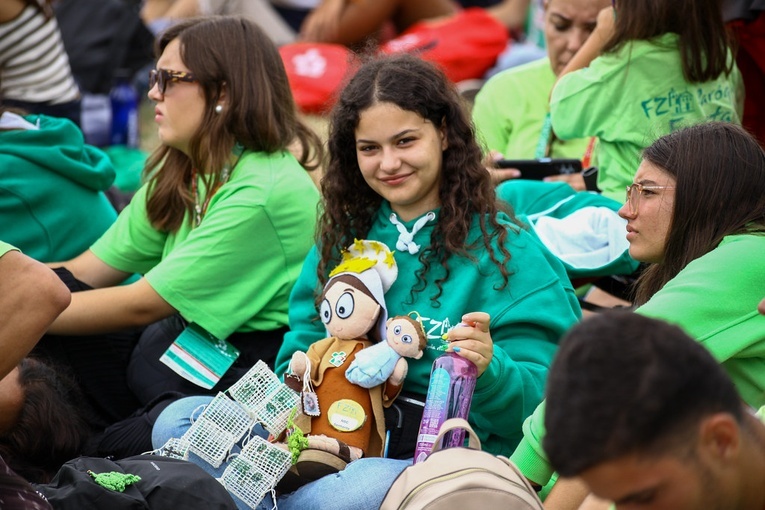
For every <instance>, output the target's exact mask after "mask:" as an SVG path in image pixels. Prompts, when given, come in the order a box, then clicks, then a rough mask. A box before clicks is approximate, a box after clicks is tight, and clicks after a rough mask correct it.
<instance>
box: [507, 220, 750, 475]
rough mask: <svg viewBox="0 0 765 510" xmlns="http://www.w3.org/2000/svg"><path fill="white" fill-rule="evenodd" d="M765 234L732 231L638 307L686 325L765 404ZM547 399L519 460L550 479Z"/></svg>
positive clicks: (530, 424) (526, 427)
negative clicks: (762, 306) (763, 305)
mask: <svg viewBox="0 0 765 510" xmlns="http://www.w3.org/2000/svg"><path fill="white" fill-rule="evenodd" d="M763 253H765V234H764V235H739V236H728V237H726V238H724V239H723V240H722V242H721V243H720V245H719V246H718V247H717V248H715V249H714V250H712V251H711V252H709V253H707V254H706V255H704V256H702V257H699V258H698V259H696V260H694V261H692V262H691V263H690V264H688V265H687V266H686V267H685V268H684V269H683V270H682V271H680V272H679V273H678V274H677V276H675V277H674V278H673V279H672V280H670V281H669V282H668V283H667V284H666V285H664V287H662V289H661V290H660V291H659V292H657V293H656V294H655V295H654V296H653V297H652V298H651V299H650V300H649V301H648V302H647V303H645V304H644V305H643V306H641V307H640V308H638V309H637V310H636V313H640V314H643V315H646V316H648V317H653V318H655V319H662V320H666V321H667V322H670V323H673V324H676V325H678V326H680V327H681V328H683V330H685V331H686V332H687V333H688V335H690V336H691V337H693V338H695V339H696V340H698V341H699V342H700V343H701V344H702V345H704V347H706V348H707V349H708V350H709V352H710V353H711V354H712V356H713V357H714V358H715V359H716V360H718V361H719V362H720V363H721V364H722V366H723V368H725V370H726V372H728V375H729V376H730V378H731V379H732V380H733V383H734V384H735V385H736V389H737V390H738V392H739V393H740V395H741V397H742V398H743V399H744V401H746V402H747V403H748V404H749V405H751V406H753V407H761V406H762V405H765V316H763V315H761V314H759V313H758V312H757V304H758V303H759V302H760V300H761V299H762V296H763V291H765V257H763ZM544 433H545V428H544V403H542V404H540V405H539V407H537V409H536V410H535V411H534V414H532V415H531V416H530V417H529V418H528V419H527V420H526V421H525V422H524V424H523V440H522V441H521V442H520V444H519V445H518V448H517V449H516V450H515V452H514V453H513V455H512V457H511V458H512V460H513V462H515V463H516V465H517V466H518V468H519V469H520V470H521V471H522V472H523V474H524V475H526V476H527V477H528V478H530V479H531V480H534V481H535V482H537V483H542V484H545V483H547V480H549V478H550V476H551V475H552V472H553V469H552V467H551V466H550V465H549V463H548V461H547V457H546V456H545V453H544V451H543V450H542V438H543V437H544Z"/></svg>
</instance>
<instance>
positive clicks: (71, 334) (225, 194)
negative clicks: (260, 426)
mask: <svg viewBox="0 0 765 510" xmlns="http://www.w3.org/2000/svg"><path fill="white" fill-rule="evenodd" d="M156 47H157V54H158V56H159V60H158V61H157V68H156V70H154V71H152V72H151V74H150V85H151V88H150V90H149V94H148V96H149V99H151V100H152V101H154V102H155V103H156V107H155V109H154V112H155V117H154V120H155V122H156V123H157V127H158V132H159V139H160V142H161V145H160V147H159V148H157V149H156V150H155V151H154V153H153V154H152V155H151V157H150V158H149V160H148V162H147V166H146V169H145V179H146V184H145V185H144V186H143V187H142V188H141V189H140V190H139V191H138V192H137V193H136V195H135V197H134V198H133V200H132V201H131V203H130V205H128V206H127V208H125V210H124V211H123V212H122V213H121V214H120V216H119V217H118V219H117V221H116V223H115V224H114V225H113V226H112V227H111V228H110V229H109V230H108V231H107V232H106V233H105V234H104V235H103V237H101V238H100V239H99V240H98V241H97V242H96V243H95V244H94V245H93V246H92V247H91V249H90V250H88V251H86V252H84V253H83V254H81V255H80V256H78V257H76V258H74V259H72V260H69V261H67V262H64V263H62V264H60V265H63V266H64V267H65V268H66V269H67V270H69V271H70V272H71V273H72V274H73V275H74V277H75V278H76V279H78V280H79V281H81V282H84V283H85V284H87V285H89V286H90V287H93V289H92V290H84V291H82V292H77V293H75V296H74V298H73V299H72V304H71V305H70V306H69V308H68V309H67V310H66V311H65V312H64V313H63V314H61V316H60V317H59V318H58V319H57V320H56V321H55V322H54V323H53V325H52V326H51V327H50V329H49V331H48V333H49V334H53V335H57V336H50V335H48V337H47V338H46V339H44V340H43V347H48V348H49V350H48V352H53V353H55V354H56V355H58V356H60V355H63V356H64V357H65V359H66V361H67V362H68V363H69V364H70V365H72V366H73V367H74V368H75V369H76V370H77V373H78V376H79V377H80V380H81V381H82V382H83V386H84V387H85V391H86V392H87V393H88V394H89V396H90V397H91V398H92V399H94V400H95V401H96V402H97V404H98V405H99V406H100V409H101V411H102V412H104V413H105V414H106V415H107V416H109V417H110V418H112V419H118V418H120V417H124V415H123V416H120V414H122V413H124V411H125V405H123V406H122V407H117V405H116V404H115V402H118V401H120V399H122V402H123V404H126V403H125V402H124V400H125V398H124V396H123V394H122V393H120V392H121V391H122V392H124V384H123V385H120V384H118V383H119V381H120V380H122V381H123V383H124V380H125V378H126V377H127V382H128V384H129V387H130V389H131V390H132V391H133V393H134V394H135V395H136V397H137V398H138V400H139V402H140V403H141V404H146V403H148V402H149V401H151V400H152V399H154V398H155V397H156V396H157V395H159V394H161V393H163V392H165V391H168V390H174V391H180V392H183V393H194V394H198V393H203V392H205V391H212V392H215V391H217V390H218V389H219V388H223V389H225V388H228V387H229V386H230V385H231V384H232V383H233V382H234V381H236V380H237V379H238V378H239V377H240V376H241V375H242V374H243V373H244V372H245V371H246V370H247V369H249V368H250V367H251V366H252V365H253V364H254V363H255V362H256V361H257V360H258V359H262V360H264V361H266V362H268V363H272V362H273V359H274V357H275V355H276V352H277V350H278V348H279V345H280V344H281V341H282V335H283V334H284V332H285V331H286V329H287V324H288V319H287V302H288V298H289V293H290V290H291V288H292V286H293V284H294V282H295V280H296V278H297V276H298V273H299V272H300V268H301V264H302V262H303V259H304V258H305V255H306V254H307V252H308V250H309V248H310V247H311V245H312V236H313V231H314V225H315V221H316V204H317V203H318V198H319V194H318V190H317V189H316V187H315V185H314V184H313V182H312V180H311V177H310V176H309V174H308V172H307V171H306V170H311V169H312V168H313V167H311V166H310V164H309V158H314V157H318V158H320V157H321V149H320V144H319V141H318V138H317V137H316V135H314V134H313V133H311V132H310V131H309V130H308V128H306V127H305V126H304V125H303V124H301V123H300V121H299V120H298V118H297V117H296V111H295V105H294V101H293V99H292V96H291V93H290V89H289V85H288V82H287V77H286V74H285V71H284V68H283V65H282V62H281V59H280V57H279V54H278V52H277V50H276V48H275V46H274V45H273V43H271V41H270V40H269V39H268V38H267V37H266V36H265V35H264V34H263V32H262V31H261V30H260V29H259V28H258V27H257V26H256V25H255V24H253V23H252V22H249V21H246V20H243V19H238V18H234V17H221V18H210V19H194V20H189V21H186V22H182V23H180V24H178V25H175V26H173V27H172V28H170V29H168V30H167V31H166V32H164V33H163V34H162V35H161V37H160V38H159V39H158V41H157V46H156ZM292 145H295V146H296V147H297V149H296V150H295V152H296V153H297V154H298V155H302V157H301V158H300V161H298V160H297V159H296V158H295V157H294V156H293V155H292V154H291V153H290V151H289V150H288V149H289V148H290V147H291V146H292ZM301 165H302V166H301ZM133 273H138V274H140V275H142V278H140V279H139V280H138V281H136V282H134V283H130V284H127V285H120V283H121V282H122V281H123V280H125V278H126V277H127V276H128V275H130V274H133ZM135 328H138V329H139V330H140V329H141V328H146V329H145V330H144V331H143V333H142V334H141V337H140V341H139V342H138V344H137V347H136V348H135V350H133V351H132V355H130V356H129V357H130V361H129V366H128V373H127V375H126V374H125V371H124V365H125V364H127V363H128V360H127V359H126V357H125V356H124V355H123V353H122V352H113V351H114V349H110V346H109V345H108V343H109V341H110V340H109V339H110V337H108V336H106V337H105V335H108V334H110V333H114V332H118V331H123V330H131V329H132V330H135ZM58 335H62V336H58ZM86 335H95V336H91V337H88V336H86ZM174 341H175V343H174ZM46 344H47V345H46ZM171 344H173V345H172V347H171ZM121 345H122V346H123V347H122V349H123V350H124V344H121ZM235 351H238V354H236V352H235ZM160 358H162V359H163V360H165V361H163V362H160ZM232 363H233V365H232ZM168 364H169V365H171V366H174V367H175V371H174V370H171V368H169V366H168ZM229 365H232V366H231V368H229ZM176 371H177V372H179V373H181V372H186V373H187V375H188V374H190V375H191V377H192V378H193V379H196V380H197V381H198V382H200V384H202V385H205V386H206V387H201V386H199V385H196V384H192V383H191V382H189V381H186V380H185V379H184V378H182V377H181V376H180V375H178V373H176ZM221 376H222V379H221V380H220V382H217V381H218V378H219V377H221ZM211 385H212V386H213V388H212V390H209V387H210V386H211ZM111 398H113V399H114V400H110V399H111Z"/></svg>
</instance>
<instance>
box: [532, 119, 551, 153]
mask: <svg viewBox="0 0 765 510" xmlns="http://www.w3.org/2000/svg"><path fill="white" fill-rule="evenodd" d="M553 136H554V135H553V132H552V118H551V117H550V112H547V114H546V115H545V118H544V120H543V121H542V131H541V132H540V133H539V141H538V142H537V150H536V151H535V152H534V158H536V159H542V158H547V157H549V156H550V149H551V148H552V138H553Z"/></svg>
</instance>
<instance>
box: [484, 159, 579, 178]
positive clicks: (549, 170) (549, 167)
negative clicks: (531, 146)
mask: <svg viewBox="0 0 765 510" xmlns="http://www.w3.org/2000/svg"><path fill="white" fill-rule="evenodd" d="M495 164H496V165H497V168H517V169H518V170H520V171H521V179H532V180H536V181H541V180H542V179H544V178H545V177H550V176H552V175H561V174H564V175H567V174H575V173H578V172H581V171H582V162H581V161H580V160H578V159H565V158H541V159H500V160H499V161H497V162H496V163H495Z"/></svg>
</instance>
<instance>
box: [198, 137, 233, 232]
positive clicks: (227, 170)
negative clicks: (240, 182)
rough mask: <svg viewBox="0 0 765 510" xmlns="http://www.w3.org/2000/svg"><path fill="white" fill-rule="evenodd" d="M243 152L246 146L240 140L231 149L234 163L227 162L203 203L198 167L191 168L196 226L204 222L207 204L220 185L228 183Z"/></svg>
mask: <svg viewBox="0 0 765 510" xmlns="http://www.w3.org/2000/svg"><path fill="white" fill-rule="evenodd" d="M242 152H244V146H243V145H242V144H240V143H239V142H236V143H235V144H234V148H233V149H231V154H232V156H233V158H232V159H233V160H234V164H233V165H232V164H231V162H227V163H226V164H225V165H223V169H222V170H221V171H220V179H219V180H218V183H217V184H216V185H215V186H214V187H213V188H212V189H211V190H210V191H209V192H208V193H207V194H206V196H205V201H204V202H203V203H202V204H200V203H199V189H198V183H197V169H196V168H192V169H191V195H192V196H193V197H194V226H195V227H198V226H199V224H200V223H202V218H203V217H204V215H205V213H206V212H207V206H209V205H210V200H211V199H212V197H213V195H215V193H217V191H218V190H219V189H220V187H221V186H223V185H224V184H226V182H227V181H228V179H229V177H231V169H232V168H233V167H235V166H236V164H237V163H238V162H239V158H240V157H241V156H242Z"/></svg>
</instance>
